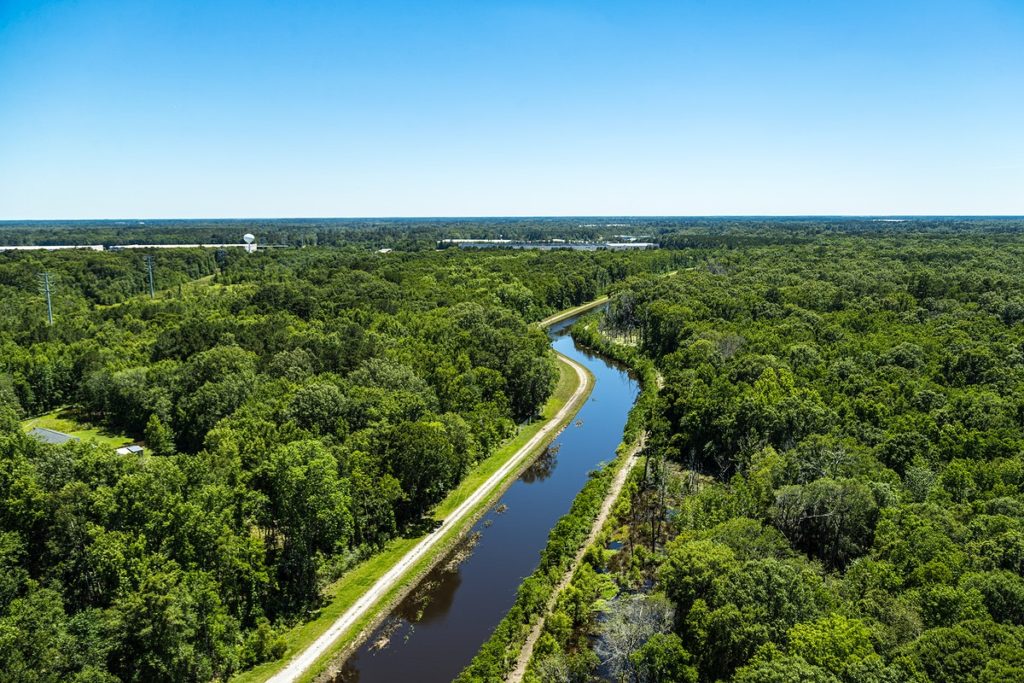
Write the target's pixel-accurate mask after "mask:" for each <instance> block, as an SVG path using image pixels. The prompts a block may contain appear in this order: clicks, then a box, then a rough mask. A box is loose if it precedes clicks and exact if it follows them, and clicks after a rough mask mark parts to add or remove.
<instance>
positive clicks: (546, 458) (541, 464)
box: [520, 444, 561, 484]
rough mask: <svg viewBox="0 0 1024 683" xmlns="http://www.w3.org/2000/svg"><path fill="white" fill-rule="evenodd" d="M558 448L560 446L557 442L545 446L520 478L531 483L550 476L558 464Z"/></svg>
mask: <svg viewBox="0 0 1024 683" xmlns="http://www.w3.org/2000/svg"><path fill="white" fill-rule="evenodd" d="M559 448H561V446H560V445H559V444H555V445H554V446H548V447H547V448H545V449H544V452H543V453H541V454H540V456H538V458H537V459H536V460H534V461H533V463H532V464H531V465H530V466H529V467H527V468H526V471H525V472H523V476H521V477H520V479H521V480H522V481H525V482H526V483H527V484H532V483H533V482H535V481H544V480H545V479H547V478H548V477H550V476H551V475H552V473H553V472H554V471H555V465H557V464H558V449H559Z"/></svg>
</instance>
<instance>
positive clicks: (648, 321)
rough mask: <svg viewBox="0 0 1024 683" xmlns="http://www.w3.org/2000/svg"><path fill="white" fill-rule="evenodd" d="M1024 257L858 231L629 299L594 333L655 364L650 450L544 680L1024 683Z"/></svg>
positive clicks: (615, 303)
mask: <svg viewBox="0 0 1024 683" xmlns="http://www.w3.org/2000/svg"><path fill="white" fill-rule="evenodd" d="M1022 263H1024V244H1022V243H1021V242H1020V240H1019V237H1018V236H1017V235H1015V234H1012V233H1006V234H1003V233H1000V232H999V231H985V230H981V231H978V232H973V233H957V232H948V233H946V232H942V233H938V234H936V233H934V232H922V231H916V232H915V231H909V230H908V231H907V232H906V233H903V234H901V233H899V232H890V233H887V234H870V235H854V234H852V232H849V233H847V234H838V235H837V234H822V235H820V236H818V237H817V238H816V239H814V240H812V241H810V242H808V243H805V244H801V243H797V242H794V241H792V240H790V239H788V237H787V238H786V239H785V243H784V244H781V245H765V246H750V247H749V248H745V249H733V250H718V251H716V252H715V253H713V254H711V255H710V256H709V257H708V259H707V261H706V262H705V263H704V264H703V265H702V266H701V267H699V268H696V269H693V270H689V271H686V272H681V273H679V274H678V275H676V276H674V277H671V278H660V279H659V278H635V279H632V280H630V281H629V282H626V283H623V284H622V285H618V286H616V287H615V290H616V291H615V293H614V295H613V299H612V304H611V306H610V308H609V310H608V312H607V314H606V315H605V316H604V317H603V318H602V319H601V320H600V321H597V320H592V321H590V322H589V323H587V324H581V325H579V326H578V329H577V330H576V334H577V337H578V339H580V340H582V341H584V342H585V343H588V344H590V345H592V346H596V347H599V348H604V349H605V350H606V351H608V352H609V353H612V354H613V355H618V356H619V357H622V358H624V359H626V360H628V361H631V362H634V363H636V362H646V361H645V360H644V359H651V360H653V361H654V362H655V364H656V366H657V368H658V370H659V371H660V373H661V374H662V376H663V378H664V385H663V388H662V389H661V390H660V391H659V392H658V396H657V399H656V400H655V401H654V402H653V403H648V404H645V405H644V406H642V408H640V409H638V410H641V411H642V413H643V414H642V417H643V419H644V421H645V423H646V425H647V428H648V429H649V430H650V433H651V439H650V442H649V443H650V449H649V453H648V455H649V458H648V460H647V463H646V465H645V467H644V468H642V471H639V472H637V473H636V475H635V477H634V481H633V482H632V484H631V486H630V487H628V495H626V496H625V498H624V500H622V501H621V502H620V506H619V508H618V510H617V517H616V522H615V524H614V525H613V527H614V528H612V529H610V530H609V531H608V535H607V537H606V539H605V541H606V542H607V543H606V545H607V547H608V548H609V549H607V550H601V549H600V548H598V549H596V550H594V551H593V552H591V553H590V555H589V556H588V561H587V563H586V564H585V565H584V566H583V568H582V569H581V570H580V571H579V572H577V574H576V576H575V577H574V579H573V583H572V586H571V587H570V589H568V590H567V591H566V592H565V594H563V595H562V597H561V598H560V600H559V605H558V608H557V609H556V611H555V613H554V614H553V615H549V617H548V620H547V622H546V627H545V634H544V636H543V637H542V639H541V641H540V642H539V644H538V647H537V649H536V651H535V655H534V659H533V662H532V664H531V672H530V674H529V676H530V678H532V680H544V681H551V680H564V681H586V680H591V679H592V677H593V676H595V675H600V677H602V678H611V679H613V680H628V681H667V680H673V681H727V680H733V681H738V682H742V683H753V682H755V681H757V682H766V681H767V682H778V683H783V682H790V681H792V682H796V681H819V682H822V683H825V682H830V683H835V682H837V681H843V682H844V683H854V682H856V683H862V682H869V683H871V682H879V683H882V682H884V683H890V682H891V683H896V682H898V681H919V682H925V681H933V682H935V683H939V682H943V683H946V682H955V681H963V682H979V683H980V682H986V683H995V682H996V681H1024V451H1022V447H1024V278H1022V271H1021V264H1022ZM603 545H604V544H603Z"/></svg>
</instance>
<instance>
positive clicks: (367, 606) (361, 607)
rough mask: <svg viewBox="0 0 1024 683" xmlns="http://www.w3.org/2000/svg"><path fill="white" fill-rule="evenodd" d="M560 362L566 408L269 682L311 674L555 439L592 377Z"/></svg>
mask: <svg viewBox="0 0 1024 683" xmlns="http://www.w3.org/2000/svg"><path fill="white" fill-rule="evenodd" d="M559 359H560V360H562V361H563V362H565V363H568V364H569V365H570V366H571V367H572V369H573V370H575V371H576V375H577V376H578V377H579V380H580V383H579V386H578V387H577V388H576V391H575V392H574V393H573V395H572V397H571V398H570V399H569V400H568V401H566V403H565V405H564V406H562V409H561V410H559V411H558V412H557V413H556V414H555V416H554V417H552V418H551V419H550V420H549V421H548V423H547V424H546V425H544V427H542V428H541V430H540V431H539V432H537V433H536V434H535V435H534V436H533V438H531V439H530V440H529V441H528V442H526V444H524V445H523V447H522V448H520V449H519V450H518V451H516V454H515V455H514V456H512V457H511V458H509V459H508V461H507V462H505V464H504V465H502V466H501V467H500V468H499V469H498V470H497V471H496V472H495V473H494V474H492V475H491V476H490V477H489V478H488V479H487V480H486V481H485V482H484V483H483V484H481V485H480V486H479V488H477V489H476V490H475V491H474V492H473V493H472V495H470V496H469V498H467V499H466V500H465V501H463V502H462V504H461V505H459V507H457V508H455V510H454V511H452V513H451V514H450V515H448V517H447V518H446V519H445V520H444V523H443V524H441V526H440V527H438V528H437V529H436V530H435V531H433V532H431V533H430V534H428V535H427V536H424V537H423V540H421V541H420V542H419V543H417V544H416V545H415V546H414V547H413V548H412V550H410V551H409V552H407V553H406V554H405V555H404V556H403V557H402V559H400V560H399V561H398V562H396V563H395V564H394V566H392V567H391V569H389V570H388V571H387V572H386V573H385V574H384V575H383V576H381V577H380V578H379V579H377V582H376V583H374V584H373V586H372V587H371V588H370V589H369V590H368V591H366V592H365V593H364V594H363V595H362V596H360V598H359V599H358V600H356V602H355V603H353V605H352V606H351V607H349V608H348V609H347V610H345V612H344V613H342V614H341V616H339V617H338V618H337V619H336V620H335V621H334V623H332V624H331V625H330V627H328V629H327V630H326V631H324V632H323V633H322V634H321V635H320V637H318V638H317V639H316V640H315V641H313V643H312V644H310V645H309V647H307V648H306V649H305V650H303V651H302V652H299V653H298V654H296V655H295V656H294V657H293V658H292V659H291V660H289V661H288V663H287V664H286V665H285V666H284V667H283V668H282V669H280V670H279V671H278V672H277V673H276V674H275V675H274V676H272V677H271V678H270V679H269V681H271V682H272V683H291V682H292V681H295V680H297V679H298V678H299V677H300V676H302V675H303V674H304V673H305V672H306V671H308V670H309V668H310V667H312V666H313V665H314V664H315V663H316V661H317V660H318V659H319V658H320V657H321V656H322V655H323V654H324V653H326V652H327V651H328V650H330V648H331V645H333V644H334V642H335V641H336V640H338V638H340V637H341V636H342V635H344V634H345V633H346V632H347V631H348V630H349V629H350V628H352V626H353V625H354V624H355V623H356V622H357V621H359V619H361V618H362V617H363V616H364V615H365V614H367V612H369V611H370V610H371V609H372V608H373V607H375V606H376V604H377V603H378V602H379V601H380V600H381V599H382V598H383V597H384V596H385V595H386V594H387V593H388V591H389V590H391V588H393V587H394V586H395V585H396V584H397V583H398V582H399V581H400V580H401V579H402V578H403V577H404V575H405V574H406V572H408V571H409V570H411V569H412V568H413V566H414V565H415V564H416V562H417V561H419V560H420V559H421V558H422V557H423V556H424V555H426V554H427V553H428V552H429V551H430V550H431V549H432V548H433V547H434V546H435V545H437V543H438V542H440V541H441V538H442V537H443V536H444V535H445V534H446V533H448V532H449V531H451V530H452V529H453V528H454V527H456V526H458V525H459V524H460V523H461V522H462V521H463V520H464V518H466V516H467V515H470V514H471V513H472V511H473V509H474V508H475V507H476V506H477V505H478V504H479V503H480V502H481V501H483V500H486V499H487V497H488V496H490V495H491V493H492V492H493V491H494V489H495V488H496V487H498V486H500V485H501V482H502V480H503V479H504V478H505V477H506V476H507V475H508V474H509V473H510V472H512V471H514V470H515V469H516V468H517V467H519V466H521V465H522V460H523V458H525V457H527V456H529V455H530V453H531V452H532V451H533V449H534V448H536V447H537V446H538V445H539V444H541V443H543V442H544V441H545V440H546V439H548V438H550V437H552V436H554V433H556V432H557V430H558V429H559V425H560V424H561V423H562V421H563V420H565V418H567V417H568V416H569V415H570V414H572V413H574V412H575V411H576V410H578V409H579V407H580V405H581V403H580V399H581V398H583V397H585V396H586V395H587V393H588V392H589V391H590V385H591V379H590V375H589V374H588V373H587V371H586V370H584V369H583V366H581V365H580V364H578V363H576V362H575V361H572V360H570V359H568V358H566V357H565V356H559Z"/></svg>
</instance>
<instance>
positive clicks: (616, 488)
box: [506, 434, 647, 683]
mask: <svg viewBox="0 0 1024 683" xmlns="http://www.w3.org/2000/svg"><path fill="white" fill-rule="evenodd" d="M646 442H647V435H646V434H641V435H640V439H639V440H638V441H637V442H636V443H635V444H634V445H633V447H632V448H630V449H629V451H628V453H627V454H626V461H625V464H623V465H622V467H620V468H619V469H618V471H616V473H615V478H614V479H613V480H612V484H611V488H610V489H609V490H608V492H607V493H606V494H605V497H604V501H603V502H602V503H601V509H600V510H598V512H597V516H596V517H595V518H594V522H593V524H592V525H591V527H590V533H589V534H588V535H587V538H586V540H585V541H584V542H583V544H582V545H580V547H579V548H578V549H577V550H576V555H575V557H573V560H572V563H571V564H570V565H569V568H568V569H567V570H566V572H565V573H564V574H563V575H562V579H561V580H560V581H559V582H558V584H557V585H556V586H555V588H554V590H552V592H551V595H550V596H549V597H548V600H547V603H545V605H544V611H543V612H542V613H541V615H540V618H539V619H537V620H536V621H535V622H534V623H533V626H532V628H531V629H530V633H529V635H527V636H526V642H524V643H523V646H522V648H520V650H519V657H518V658H517V659H516V665H515V668H513V669H512V673H511V674H509V676H508V678H507V679H506V680H507V681H509V682H510V683H519V681H522V680H523V677H524V676H525V675H526V668H527V667H528V666H529V664H530V659H531V657H533V648H534V646H535V645H536V644H537V640H538V639H539V638H540V634H541V632H542V631H543V630H544V622H545V621H546V620H547V616H548V615H549V614H551V612H552V610H554V608H555V604H556V603H557V602H558V596H559V595H561V594H562V591H564V590H565V589H566V587H568V585H569V583H570V582H571V581H572V578H573V576H574V575H575V574H576V572H577V571H578V570H579V568H580V564H581V563H582V562H583V558H584V556H585V555H586V554H587V551H588V550H590V547H591V546H592V545H594V543H595V541H597V538H598V536H599V535H600V534H601V532H602V531H603V530H604V527H605V524H606V523H607V522H608V517H609V516H610V515H611V512H612V508H613V506H614V505H615V504H616V503H617V502H618V500H619V496H620V495H621V494H622V487H623V486H625V484H626V480H627V479H628V478H629V475H630V473H631V472H632V471H633V469H634V468H635V467H636V464H637V463H638V462H640V454H641V453H642V452H643V450H644V446H645V445H646Z"/></svg>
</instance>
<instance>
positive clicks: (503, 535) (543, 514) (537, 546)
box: [334, 320, 639, 683]
mask: <svg viewBox="0 0 1024 683" xmlns="http://www.w3.org/2000/svg"><path fill="white" fill-rule="evenodd" d="M572 322H574V321H573V320H568V321H565V322H563V323H559V324H557V325H555V326H553V327H552V328H551V329H550V330H549V333H550V334H551V335H552V337H553V340H552V346H554V348H555V349H556V350H558V351H560V352H561V353H563V354H565V355H566V356H568V357H570V358H572V359H573V360H575V361H577V362H579V363H581V364H582V365H584V366H586V367H587V369H589V370H590V371H591V372H592V373H593V375H594V378H595V380H596V382H595V383H594V389H593V392H592V393H591V395H590V398H589V399H588V400H587V402H586V403H585V404H584V405H583V407H582V408H581V409H580V411H579V413H578V414H577V415H576V417H574V418H573V419H572V422H571V423H570V424H569V426H568V427H566V429H565V431H563V432H562V433H561V434H560V435H559V436H558V437H557V438H556V439H555V441H554V442H553V443H552V444H551V446H550V447H549V448H548V449H547V450H546V451H545V452H544V454H542V455H541V456H540V457H539V458H538V459H537V461H536V462H535V463H534V464H533V465H532V466H531V467H530V468H529V469H528V470H527V471H526V472H525V473H524V474H523V475H522V476H521V477H520V478H519V479H518V480H517V481H515V482H514V483H513V484H512V486H510V487H509V489H508V491H506V492H505V494H504V495H503V496H502V498H501V500H500V501H499V502H498V503H496V504H495V507H494V508H492V509H491V510H490V511H488V513H487V514H485V515H484V516H483V517H482V518H481V519H480V521H479V522H477V523H476V524H475V525H474V527H473V529H472V530H471V531H470V533H469V534H468V535H467V537H466V539H464V540H463V541H462V542H461V543H460V544H459V545H458V546H457V547H456V548H455V549H454V550H453V551H452V553H451V554H450V555H449V557H447V558H446V559H445V561H443V562H441V563H440V564H439V565H438V567H437V568H435V569H434V570H433V571H431V572H430V573H429V574H428V575H427V576H426V577H424V579H423V581H421V582H420V584H419V585H418V586H417V587H416V589H415V590H413V591H412V593H410V594H409V596H408V597H407V598H406V599H405V600H403V601H402V602H401V604H399V605H398V607H396V608H395V610H394V611H393V612H392V613H391V614H390V615H389V616H388V618H387V619H385V621H384V622H383V623H382V624H381V626H379V627H378V628H377V629H376V630H375V631H374V632H373V633H372V634H371V635H370V637H369V638H368V639H367V641H366V642H365V643H364V644H363V645H362V646H361V647H360V648H359V649H358V650H357V651H356V652H355V653H354V654H353V655H352V656H351V657H349V659H348V660H347V661H346V662H344V664H343V665H342V668H341V672H340V673H339V674H338V676H337V677H336V678H335V679H334V680H335V681H336V683H356V682H357V681H358V682H359V683H377V682H381V683H394V682H398V681H415V682H416V683H442V682H446V681H451V680H452V679H453V678H455V677H456V676H457V675H458V674H459V672H460V671H462V669H463V668H464V667H465V666H466V665H467V664H469V662H470V660H471V659H472V658H473V656H474V655H475V654H476V652H477V650H478V649H479V648H480V646H481V645H482V644H483V643H484V641H486V640H487V638H489V637H490V634H491V631H493V630H494V627H495V626H497V624H498V622H499V621H501V618H502V617H503V616H504V615H505V613H506V612H507V611H508V610H509V608H510V607H511V606H512V603H513V601H514V600H515V596H516V590H517V589H518V588H519V584H520V582H521V581H522V580H523V579H524V578H526V577H527V576H528V575H529V574H530V573H532V572H533V570H534V568H535V567H536V566H537V562H538V561H539V559H540V551H541V550H542V549H543V548H544V546H545V544H546V543H547V536H548V532H549V531H550V530H551V528H552V527H553V526H554V525H555V522H557V521H558V519H559V518H560V517H561V516H562V515H564V514H565V513H566V512H568V510H569V506H570V505H571V504H572V501H573V499H574V498H575V497H576V494H577V493H578V492H579V491H580V489H581V488H583V484H584V483H585V482H586V480H587V476H588V473H589V472H590V471H592V470H593V469H595V467H596V466H597V465H598V464H599V463H604V462H609V461H611V459H612V458H614V457H615V448H616V447H617V446H618V445H619V442H620V441H621V440H622V430H623V428H624V427H625V424H626V416H627V413H628V412H629V409H630V408H631V407H632V405H633V402H634V401H635V400H636V397H637V394H638V393H639V386H638V385H637V383H636V381H635V380H634V379H633V378H632V377H630V376H629V374H628V373H627V372H626V371H625V370H623V369H621V368H619V367H617V366H615V365H613V364H612V363H611V362H609V361H606V360H604V359H603V358H601V357H599V356H595V355H592V354H590V353H588V352H586V351H584V350H583V349H580V348H578V347H576V345H575V344H574V343H573V341H572V339H570V338H569V337H568V336H567V335H564V334H562V332H563V331H564V330H565V329H566V328H567V327H568V326H569V325H571V324H572Z"/></svg>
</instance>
